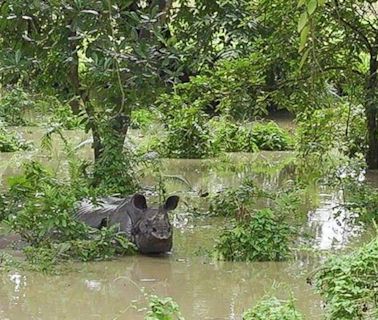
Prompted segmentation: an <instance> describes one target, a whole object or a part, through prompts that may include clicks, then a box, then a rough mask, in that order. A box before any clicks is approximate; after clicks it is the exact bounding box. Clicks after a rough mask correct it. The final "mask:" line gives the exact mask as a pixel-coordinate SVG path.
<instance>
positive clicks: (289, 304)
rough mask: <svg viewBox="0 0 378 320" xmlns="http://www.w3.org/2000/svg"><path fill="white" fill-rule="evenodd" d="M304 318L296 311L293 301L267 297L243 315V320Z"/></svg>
mask: <svg viewBox="0 0 378 320" xmlns="http://www.w3.org/2000/svg"><path fill="white" fill-rule="evenodd" d="M302 319H304V317H303V316H302V315H301V314H300V313H299V312H298V311H297V310H296V309H295V306H294V302H293V300H289V301H280V300H278V299H277V298H275V297H267V298H265V299H264V300H262V301H260V302H259V303H258V304H257V305H256V306H254V307H253V308H251V309H249V310H247V311H246V312H245V313H244V314H243V320H302Z"/></svg>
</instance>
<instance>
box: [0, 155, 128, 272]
mask: <svg viewBox="0 0 378 320" xmlns="http://www.w3.org/2000/svg"><path fill="white" fill-rule="evenodd" d="M79 164H80V162H76V161H74V159H71V160H70V161H69V173H70V178H69V179H68V180H64V179H58V178H57V177H56V173H55V174H53V173H52V172H50V171H49V170H47V169H46V168H44V167H43V166H42V165H41V164H39V163H37V162H30V163H27V164H25V167H24V173H23V174H22V175H20V176H17V177H12V178H10V179H9V191H8V192H7V193H6V194H5V196H3V202H4V204H3V208H2V216H3V217H6V223H7V224H8V225H9V227H10V229H11V230H12V231H14V232H16V233H18V234H20V235H21V237H22V238H23V239H24V240H26V241H27V242H28V243H29V244H30V247H27V248H26V249H25V254H26V258H27V259H28V263H29V264H30V265H31V266H34V268H35V269H36V270H40V271H49V270H51V269H52V268H53V267H54V266H55V265H56V263H57V262H61V261H64V260H67V259H78V260H83V261H88V260H104V259H109V258H111V257H113V256H114V255H116V254H130V253H133V252H134V251H135V247H134V245H133V244H131V243H130V242H129V241H128V240H127V239H126V238H124V237H122V236H120V235H119V234H118V233H117V231H116V228H115V227H113V228H109V229H108V228H104V229H101V230H94V229H91V228H90V227H88V226H86V225H85V224H83V223H81V222H79V221H77V220H76V219H75V204H76V202H77V201H79V200H81V199H83V198H90V199H95V198H96V196H97V195H99V194H101V193H100V192H102V190H99V189H97V190H95V189H93V188H91V187H90V186H89V185H88V181H87V180H86V179H85V177H83V176H81V169H80V166H79Z"/></svg>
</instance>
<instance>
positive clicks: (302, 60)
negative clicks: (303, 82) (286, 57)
mask: <svg viewBox="0 0 378 320" xmlns="http://www.w3.org/2000/svg"><path fill="white" fill-rule="evenodd" d="M309 53H310V49H309V48H307V49H306V50H305V51H304V52H303V54H302V58H301V62H300V63H299V69H302V67H303V65H304V64H305V62H306V60H307V58H308V54H309Z"/></svg>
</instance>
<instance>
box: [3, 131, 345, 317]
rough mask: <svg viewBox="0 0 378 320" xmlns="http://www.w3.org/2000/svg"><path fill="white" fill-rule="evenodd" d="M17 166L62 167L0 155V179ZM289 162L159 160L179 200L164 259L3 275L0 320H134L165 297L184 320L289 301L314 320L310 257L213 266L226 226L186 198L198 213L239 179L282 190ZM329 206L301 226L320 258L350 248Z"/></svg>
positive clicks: (278, 155) (323, 202)
mask: <svg viewBox="0 0 378 320" xmlns="http://www.w3.org/2000/svg"><path fill="white" fill-rule="evenodd" d="M72 139H76V140H75V142H76V143H78V144H79V143H80V142H81V141H84V140H85V139H86V137H85V136H77V135H75V134H73V135H72ZM83 152H85V153H86V152H87V151H85V150H84V151H83ZM86 155H87V156H89V154H88V153H86ZM25 157H26V158H35V157H37V158H39V159H42V160H43V159H44V160H43V161H45V162H50V161H57V162H56V163H54V165H55V166H56V165H59V164H61V163H62V161H63V162H64V159H63V158H62V157H60V156H58V155H57V156H55V157H46V156H45V155H43V154H42V153H38V152H34V153H33V152H31V153H23V154H18V153H14V154H0V159H1V164H0V178H1V176H2V178H3V179H5V178H6V177H7V176H9V175H11V174H14V173H15V172H17V171H18V170H19V163H21V161H22V159H25ZM54 159H55V160H54ZM57 159H58V160H57ZM292 159H293V154H291V153H290V152H261V153H259V154H253V155H251V154H234V155H227V156H225V157H224V158H221V159H209V160H163V161H162V165H161V166H162V167H161V169H162V171H163V175H165V177H166V178H170V182H169V184H168V192H169V193H171V194H173V193H174V194H178V195H180V197H181V198H182V201H181V203H180V207H179V208H178V210H176V211H177V212H176V213H175V216H174V217H173V218H172V220H173V221H174V225H175V227H176V228H175V235H174V249H173V252H172V253H171V254H169V255H167V256H164V257H148V256H141V255H136V256H132V257H122V258H119V259H116V260H114V261H109V262H98V263H86V264H84V263H81V264H80V263H77V264H74V265H73V266H72V269H73V270H72V271H70V272H67V273H64V274H61V275H44V274H40V273H31V272H9V273H1V274H0V319H1V320H5V319H10V320H23V319H25V320H26V319H28V320H29V319H43V320H50V319H59V320H61V319H82V320H86V319H131V320H133V319H135V320H138V319H143V317H144V314H145V312H146V307H147V305H148V301H147V299H146V297H147V296H148V295H150V294H156V295H158V296H162V297H165V296H170V297H172V298H173V299H174V300H175V301H176V302H177V303H178V304H179V306H180V309H181V311H182V314H183V316H184V317H185V319H187V320H202V319H203V320H205V319H209V320H210V319H211V320H215V319H225V320H226V319H227V320H240V319H241V318H242V314H243V312H244V311H245V310H246V309H248V308H250V307H252V306H253V305H255V304H256V303H257V302H258V300H259V299H261V298H263V297H264V296H265V295H267V294H274V295H276V296H277V297H279V298H282V299H289V298H290V297H291V295H293V296H294V297H295V298H296V302H295V304H296V306H297V307H298V309H299V310H300V311H301V312H303V314H304V315H305V317H306V319H315V320H316V319H321V315H322V309H321V301H320V297H319V296H318V295H316V294H315V293H314V290H313V288H311V286H310V285H308V284H307V283H306V277H307V276H308V273H309V272H310V271H311V270H312V269H313V268H314V267H315V266H316V265H317V263H318V262H317V261H314V259H313V258H312V257H311V256H306V255H302V256H301V257H300V258H298V259H295V260H292V261H288V262H270V263H240V262H239V263H232V262H214V261H213V260H212V259H210V258H208V257H207V255H206V254H205V253H206V252H207V251H208V250H210V249H211V248H212V247H213V246H214V244H215V240H214V239H215V238H216V235H217V233H218V232H219V230H220V229H221V228H222V227H223V226H224V225H225V224H226V223H227V221H226V220H224V219H220V218H209V217H207V218H203V217H198V216H196V215H193V214H192V213H191V211H192V209H193V206H194V205H193V204H192V203H191V202H192V200H191V199H193V198H196V199H197V200H198V202H195V205H196V206H199V207H201V206H206V199H205V198H201V197H200V195H201V194H204V193H207V192H210V193H216V192H222V190H224V188H226V187H228V186H237V185H238V184H240V182H241V181H242V180H243V178H245V177H249V178H252V179H253V180H254V181H255V182H256V184H257V185H260V186H262V187H264V189H267V190H274V189H275V188H277V187H278V186H283V185H285V184H287V183H290V180H291V179H292V178H293V174H294V170H293V165H292ZM174 177H176V178H174ZM177 177H179V179H177ZM180 181H181V182H180ZM182 181H185V183H182ZM151 182H152V178H151V176H148V175H147V176H146V178H145V179H144V180H143V183H144V184H145V185H151ZM334 202H335V199H334V197H333V196H332V195H331V194H325V195H323V196H321V197H320V205H319V208H318V209H314V210H311V211H309V213H308V223H307V224H308V227H309V228H310V229H313V230H315V231H314V233H315V239H316V244H315V245H316V246H318V247H319V248H321V249H329V248H331V247H332V246H333V244H334V243H335V242H336V243H337V242H338V240H340V241H339V242H340V243H339V244H340V245H345V244H346V243H347V242H348V239H349V236H348V235H347V234H346V233H345V232H343V228H341V229H340V228H337V226H339V222H336V221H334V220H333V219H335V217H334V215H333V210H334ZM202 209H203V208H202ZM339 227H340V226H339ZM351 234H352V233H351ZM336 246H337V245H336Z"/></svg>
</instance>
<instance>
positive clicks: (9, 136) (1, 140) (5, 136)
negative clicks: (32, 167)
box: [0, 123, 31, 152]
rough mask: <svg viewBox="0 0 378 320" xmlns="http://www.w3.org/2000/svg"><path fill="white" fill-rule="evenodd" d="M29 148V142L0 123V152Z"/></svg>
mask: <svg viewBox="0 0 378 320" xmlns="http://www.w3.org/2000/svg"><path fill="white" fill-rule="evenodd" d="M30 149H31V144H30V143H28V142H26V141H25V140H24V139H22V138H21V137H20V136H19V135H17V134H15V133H14V132H12V131H9V130H7V129H6V128H4V127H2V126H1V123H0V152H14V151H19V150H30Z"/></svg>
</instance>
